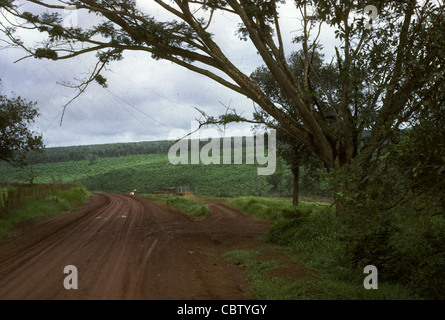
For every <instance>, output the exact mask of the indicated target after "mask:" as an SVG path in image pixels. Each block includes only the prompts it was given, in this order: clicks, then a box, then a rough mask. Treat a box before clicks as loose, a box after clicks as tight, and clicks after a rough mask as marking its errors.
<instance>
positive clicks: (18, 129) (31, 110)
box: [0, 95, 43, 166]
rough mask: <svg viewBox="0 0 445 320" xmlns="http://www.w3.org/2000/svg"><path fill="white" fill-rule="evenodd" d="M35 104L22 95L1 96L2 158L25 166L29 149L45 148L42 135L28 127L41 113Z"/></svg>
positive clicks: (0, 157) (0, 138) (0, 132)
mask: <svg viewBox="0 0 445 320" xmlns="http://www.w3.org/2000/svg"><path fill="white" fill-rule="evenodd" d="M34 105H35V103H33V102H26V101H25V100H23V99H22V98H20V97H17V98H16V97H14V98H7V97H6V96H3V95H2V96H0V160H3V161H7V162H9V163H10V164H12V165H14V166H23V165H25V164H26V153H27V152H28V151H30V150H36V151H39V150H41V149H42V148H43V141H42V136H40V135H38V134H36V133H34V132H32V131H30V130H29V129H28V128H27V125H29V124H30V123H32V122H33V121H34V119H35V118H36V117H37V116H38V115H39V114H38V110H37V109H36V108H35V107H34Z"/></svg>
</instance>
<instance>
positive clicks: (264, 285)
mask: <svg viewBox="0 0 445 320" xmlns="http://www.w3.org/2000/svg"><path fill="white" fill-rule="evenodd" d="M230 205H231V206H232V207H235V208H236V209H238V210H241V211H244V212H249V213H252V214H253V215H255V216H257V217H259V218H262V219H268V220H270V221H271V222H272V226H271V228H270V229H269V231H268V233H267V234H266V235H265V236H264V237H263V238H262V239H261V240H262V245H263V246H264V247H267V246H271V245H272V246H277V245H278V246H279V247H280V250H286V251H287V252H289V253H290V256H292V257H293V258H292V259H293V261H294V262H296V263H298V264H301V265H304V266H305V267H307V268H309V269H311V270H314V271H316V272H317V275H316V276H313V277H312V276H311V277H305V278H303V279H299V280H295V281H290V280H289V279H286V281H284V280H283V279H280V278H279V277H271V276H270V275H268V273H267V272H265V270H259V269H258V263H259V262H258V260H257V259H253V258H252V257H253V256H252V254H253V252H248V251H246V252H245V250H241V251H234V252H229V253H227V254H226V256H227V257H229V258H233V257H234V256H236V257H237V259H240V260H241V263H242V264H243V265H245V268H246V271H247V274H248V275H249V278H250V279H251V280H252V285H253V288H252V290H253V291H254V295H255V297H257V298H260V299H343V300H345V299H348V300H368V299H379V300H385V299H389V300H404V299H416V298H419V297H418V295H416V294H415V293H413V292H412V291H411V290H409V288H407V287H406V286H403V285H400V284H394V283H389V282H382V281H380V277H379V289H378V290H366V289H364V287H363V280H364V277H365V275H364V274H363V266H362V267H356V268H351V267H350V266H349V265H345V264H344V263H343V260H344V259H343V256H345V255H346V254H347V253H348V252H349V248H350V245H351V244H350V243H349V242H348V241H347V240H346V239H348V238H347V235H348V232H350V230H349V229H348V228H346V226H345V224H344V222H342V221H341V220H340V219H339V218H338V217H337V216H336V214H335V208H334V207H333V206H330V205H326V204H322V203H312V202H301V203H300V205H299V206H298V207H293V206H292V203H291V202H290V201H286V200H273V199H267V198H257V197H241V198H237V199H234V200H232V201H230ZM365 227H366V226H365ZM254 253H255V255H254V256H257V255H258V250H257V251H255V252H254ZM260 265H261V266H262V267H264V266H267V269H268V270H272V269H273V268H274V266H273V265H271V264H270V263H269V262H268V264H265V263H261V264H260Z"/></svg>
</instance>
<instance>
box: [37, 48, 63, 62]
mask: <svg viewBox="0 0 445 320" xmlns="http://www.w3.org/2000/svg"><path fill="white" fill-rule="evenodd" d="M34 57H35V58H37V59H51V60H57V57H58V55H57V52H56V51H55V50H53V49H49V48H38V49H36V51H35V52H34Z"/></svg>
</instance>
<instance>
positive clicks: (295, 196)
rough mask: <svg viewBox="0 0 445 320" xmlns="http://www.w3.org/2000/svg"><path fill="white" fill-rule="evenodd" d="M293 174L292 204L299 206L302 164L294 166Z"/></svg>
mask: <svg viewBox="0 0 445 320" xmlns="http://www.w3.org/2000/svg"><path fill="white" fill-rule="evenodd" d="M292 174H293V175H294V190H293V193H292V204H293V205H294V206H298V192H299V185H300V166H298V165H294V166H293V167H292Z"/></svg>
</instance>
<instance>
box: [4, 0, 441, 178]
mask: <svg viewBox="0 0 445 320" xmlns="http://www.w3.org/2000/svg"><path fill="white" fill-rule="evenodd" d="M27 3H32V4H34V5H35V7H33V10H34V13H31V12H29V11H21V7H20V6H19V2H18V1H12V0H3V1H1V2H0V4H1V6H2V7H3V10H2V13H3V15H4V16H5V18H7V19H4V20H3V22H2V25H1V29H2V31H3V33H4V34H5V35H6V36H7V42H8V43H9V44H12V45H14V46H19V47H21V48H23V49H24V50H25V51H26V52H27V53H28V56H29V57H35V58H39V59H43V58H45V59H52V60H62V59H69V58H72V57H75V56H78V55H81V54H87V53H91V52H96V53H97V64H96V67H95V69H94V71H93V72H92V74H91V76H90V77H89V78H87V79H85V80H84V82H83V83H81V84H79V86H78V89H79V90H80V92H81V91H82V90H84V89H85V88H86V86H87V85H88V83H90V82H92V81H97V82H99V83H100V84H102V85H106V79H105V78H104V77H103V76H102V75H101V74H100V72H101V71H102V70H103V68H104V67H105V66H106V65H107V64H108V63H110V62H112V61H115V60H120V59H122V57H123V52H124V51H125V50H137V51H145V52H147V53H148V54H150V55H151V57H152V58H154V59H165V60H168V61H171V62H173V63H175V64H177V65H179V66H182V67H185V68H187V69H189V70H191V71H193V72H197V73H199V74H202V75H205V76H207V77H208V78H210V79H212V80H214V81H217V82H218V83H220V84H221V85H223V86H225V87H228V88H230V89H232V90H233V91H236V92H238V93H240V94H242V95H244V96H246V97H248V98H250V99H251V100H252V101H253V102H254V104H255V106H256V107H258V108H259V109H260V110H261V112H264V113H266V114H267V115H268V116H270V118H272V119H274V121H276V122H278V123H279V124H280V127H281V128H282V129H283V130H285V131H286V132H287V133H288V134H289V135H290V136H292V137H295V139H297V140H298V141H300V142H301V143H303V144H304V145H305V146H306V147H307V148H309V149H310V150H311V151H312V152H313V153H314V154H315V155H316V156H317V157H318V158H319V159H320V160H321V161H322V162H323V163H324V165H325V166H326V167H327V168H328V169H332V168H335V167H342V166H343V165H346V164H348V163H350V162H351V160H352V159H358V160H360V161H361V162H363V163H366V162H367V161H368V160H369V159H371V157H372V156H373V155H374V154H375V152H376V151H378V149H379V148H380V147H381V146H382V145H383V143H384V142H385V141H386V140H387V139H388V138H390V137H391V135H392V134H393V132H394V131H395V130H398V129H400V128H401V127H403V126H406V125H408V124H409V122H410V120H411V119H413V118H414V117H416V115H417V114H419V113H420V112H422V111H423V110H427V109H428V108H430V107H432V106H433V105H434V104H440V103H441V102H440V101H437V100H435V99H433V98H432V97H434V96H435V95H437V93H438V92H440V91H441V90H442V91H443V86H444V82H445V81H444V80H445V75H444V73H445V71H444V70H445V68H444V61H445V42H444V40H443V34H444V33H445V15H444V5H443V4H442V3H441V1H428V0H427V1H416V0H402V1H373V2H372V3H373V7H372V8H375V10H376V11H377V18H378V19H377V21H378V23H377V21H372V20H370V19H369V18H370V16H369V13H370V12H364V9H365V7H366V5H368V3H367V1H353V0H349V1H336V0H298V1H294V2H290V1H278V0H277V1H263V0H201V1H186V0H175V1H173V0H168V1H167V0H165V1H162V0H154V1H153V2H150V4H149V5H148V4H147V2H144V5H141V4H142V2H138V1H134V0H132V1H122V0H108V1H102V0H86V1H77V0H76V1H74V0H71V1H68V0H66V1H39V0H29V1H27ZM284 6H286V7H285V8H286V10H288V9H289V8H292V9H293V10H295V15H296V17H298V18H299V19H300V21H301V28H299V26H298V25H296V28H295V29H297V28H299V29H298V32H297V33H295V36H294V37H292V40H293V41H292V43H291V44H290V46H291V47H292V46H294V47H293V48H292V49H293V50H292V51H291V52H295V51H296V50H295V47H297V46H298V47H299V48H301V50H302V64H303V73H302V74H299V75H295V73H294V72H292V70H291V66H290V64H289V61H288V57H289V55H290V53H291V52H287V48H288V47H289V46H288V45H289V44H288V43H285V39H286V37H285V36H287V35H285V34H284V32H283V31H282V26H283V24H284V22H283V21H282V19H281V11H280V10H282V8H284ZM67 7H70V8H73V7H75V8H76V9H77V10H79V11H82V12H88V14H90V15H92V16H93V17H94V18H92V20H91V21H93V22H95V23H94V25H92V26H84V27H83V26H80V25H76V24H67V23H65V21H64V19H63V10H65V9H66V8H67ZM155 7H157V9H156V10H158V12H159V10H161V12H163V13H165V17H167V18H163V19H162V20H161V18H157V16H156V15H155V12H156V11H155ZM368 8H369V7H368ZM373 12H374V11H373ZM219 13H224V14H225V15H231V16H233V17H234V18H235V20H234V21H237V25H236V30H237V33H236V35H234V36H237V37H239V38H240V39H242V40H245V41H249V42H250V43H251V44H252V45H253V48H254V49H255V50H256V52H257V53H258V55H259V56H260V57H261V59H262V61H263V62H264V67H265V68H267V69H268V71H269V72H270V75H271V77H272V78H273V81H274V82H275V83H276V85H277V87H278V88H279V91H280V95H281V98H280V100H279V101H277V100H274V99H273V97H271V96H269V95H267V94H266V93H265V92H264V90H262V88H261V86H259V85H258V84H257V83H255V81H254V80H253V79H251V78H250V77H249V75H248V74H245V73H243V72H242V71H241V69H240V68H238V67H237V66H236V64H235V62H234V61H231V59H230V58H229V55H228V54H227V53H225V52H224V51H223V50H222V49H221V46H220V45H219V44H218V41H217V37H216V36H215V35H216V34H217V33H218V32H221V29H220V28H219V29H215V28H213V25H214V20H215V19H214V17H215V16H216V15H217V14H219ZM163 17H164V16H163ZM372 17H373V18H375V16H372ZM14 19H16V20H14ZM17 28H26V30H37V31H39V32H41V33H42V34H44V35H46V38H45V40H44V41H42V42H41V43H39V44H38V45H37V46H35V45H34V44H29V43H26V41H23V40H22V39H20V38H19V37H18V36H17V35H16V33H15V32H14V30H15V29H17ZM323 28H328V29H329V30H332V31H333V35H335V37H336V38H337V40H338V41H339V42H338V45H333V46H334V48H333V49H334V50H335V56H334V57H333V59H332V60H331V62H330V67H331V68H335V69H336V72H337V73H338V74H339V78H338V79H337V83H335V84H333V83H329V82H325V81H323V80H324V79H323V75H322V74H320V73H319V72H317V69H316V68H313V65H312V64H313V63H314V52H315V51H316V49H319V48H322V44H321V43H320V39H319V35H320V32H321V30H322V29H323ZM323 30H326V29H323ZM315 84H319V85H315ZM442 102H443V101H442ZM217 120H219V121H223V122H224V121H229V120H230V121H252V122H261V121H263V120H264V119H246V118H244V117H241V116H239V115H238V114H236V112H233V114H231V115H230V117H229V116H228V115H225V116H221V117H220V118H219V119H217ZM265 122H266V124H268V125H270V126H272V127H273V123H268V122H267V121H265ZM365 130H369V132H370V134H369V136H367V137H363V132H364V131H365Z"/></svg>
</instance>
